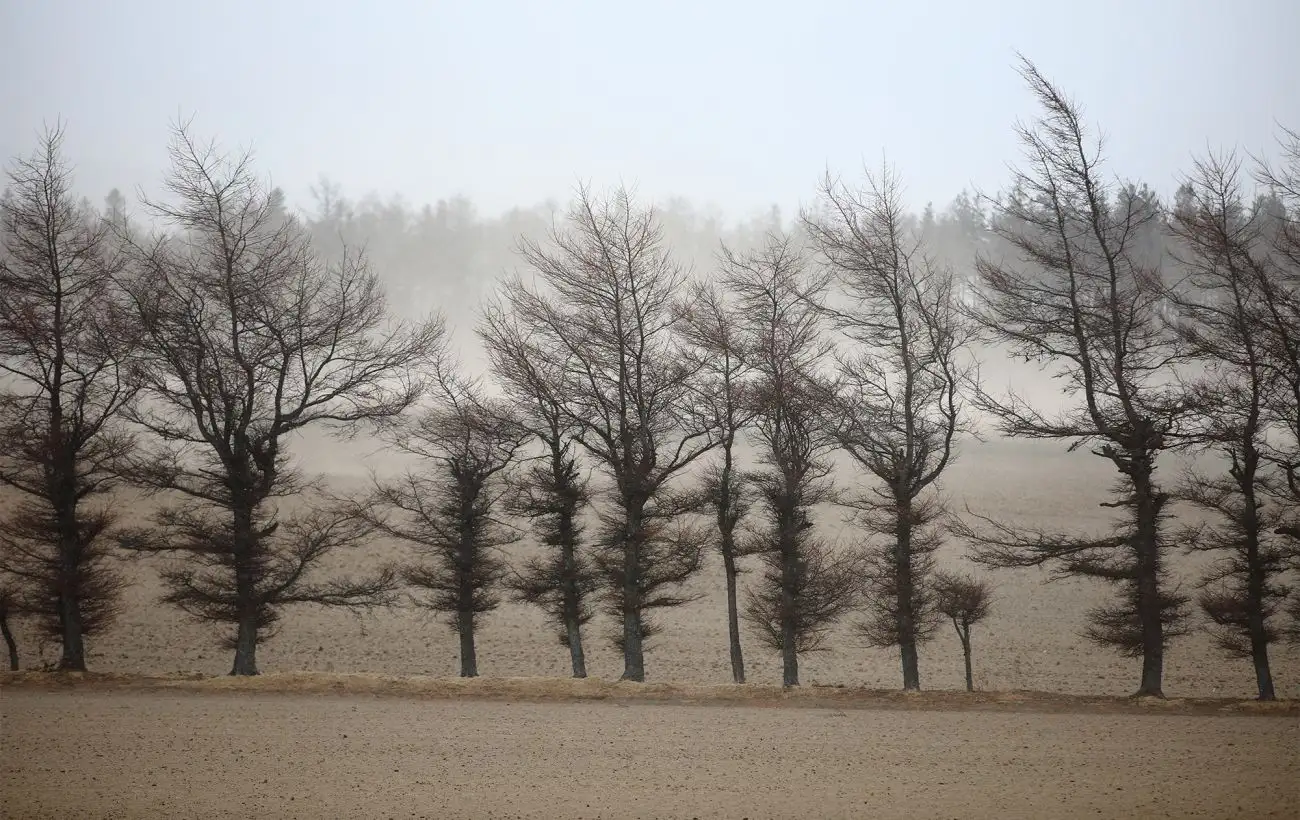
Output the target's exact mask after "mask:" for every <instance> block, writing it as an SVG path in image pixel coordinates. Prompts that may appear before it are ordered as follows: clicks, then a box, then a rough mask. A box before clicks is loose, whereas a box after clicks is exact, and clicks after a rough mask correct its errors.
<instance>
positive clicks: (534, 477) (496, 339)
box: [479, 303, 600, 678]
mask: <svg viewBox="0 0 1300 820" xmlns="http://www.w3.org/2000/svg"><path fill="white" fill-rule="evenodd" d="M479 338H481V339H482V340H483V343H484V346H485V348H486V349H487V353H488V358H489V360H490V361H491V363H492V371H493V373H494V374H495V375H496V377H497V381H498V384H500V385H501V387H503V388H504V390H505V393H506V395H507V397H508V401H509V402H510V406H511V409H512V411H514V412H515V413H516V414H518V415H519V424H521V425H522V426H523V427H524V428H525V429H526V430H528V432H529V433H531V434H532V435H533V437H535V438H536V439H537V440H538V441H539V442H541V449H542V453H541V454H540V455H538V456H536V457H535V459H534V460H533V461H532V463H531V464H529V465H528V466H527V467H526V468H523V469H521V470H520V471H519V472H518V473H517V474H515V475H514V476H512V477H510V478H511V479H512V480H511V488H510V493H509V495H508V496H507V498H506V508H507V510H508V511H509V512H512V513H514V514H516V515H519V516H521V517H523V518H526V519H528V520H529V521H531V522H532V525H533V531H534V534H535V535H536V537H537V540H538V541H539V542H540V543H541V545H542V546H543V547H544V548H545V549H546V552H545V553H544V554H543V555H542V556H540V557H533V558H528V559H526V560H524V561H523V562H522V563H521V565H520V566H519V567H518V569H517V570H516V572H515V574H514V575H513V576H512V577H510V578H508V579H507V583H508V584H509V585H510V587H511V589H512V590H513V592H514V594H515V597H516V598H517V599H518V600H520V601H521V602H523V603H527V604H532V605H534V606H538V607H541V609H542V611H543V612H545V613H546V615H547V617H548V618H550V620H551V622H552V623H553V624H554V625H555V627H556V631H557V634H558V637H559V639H560V644H561V645H562V646H565V647H568V649H569V661H570V664H571V665H572V667H573V677H575V678H585V677H587V659H586V653H585V652H584V651H583V645H582V628H583V627H584V626H586V625H587V622H588V621H590V620H591V618H592V616H594V615H595V609H594V607H593V606H592V602H593V596H594V594H595V593H596V592H597V590H598V589H599V587H600V585H599V577H598V576H597V574H596V572H595V568H594V566H593V565H592V561H591V558H590V556H589V555H588V554H587V551H586V549H585V548H584V542H583V529H584V527H583V524H582V518H581V516H582V514H583V512H584V511H585V510H586V509H587V508H588V506H589V505H590V503H591V493H590V491H589V489H588V480H587V477H586V476H585V475H584V473H583V470H582V467H581V465H580V464H579V462H578V454H577V453H576V452H575V450H576V443H575V439H574V433H575V430H574V427H573V423H572V421H571V419H570V418H569V417H568V416H567V415H566V414H565V413H564V409H563V407H562V405H561V397H562V396H564V395H565V382H564V378H565V375H566V368H565V366H564V362H563V361H562V360H561V361H559V362H556V361H550V360H548V359H547V358H546V356H545V355H544V353H543V351H542V350H540V349H538V348H537V347H536V346H535V345H533V344H532V343H531V342H530V340H529V337H528V333H527V331H526V330H524V329H522V328H520V327H519V326H518V325H517V324H516V323H515V322H514V321H513V317H512V315H511V314H510V313H509V311H508V309H507V306H505V305H502V304H500V303H490V304H489V305H488V306H487V307H486V309H485V311H484V317H483V322H482V325H481V326H480V328H479Z"/></svg>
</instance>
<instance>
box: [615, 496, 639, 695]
mask: <svg viewBox="0 0 1300 820" xmlns="http://www.w3.org/2000/svg"><path fill="white" fill-rule="evenodd" d="M643 506H644V505H643V503H640V502H638V501H635V500H634V501H630V502H628V503H627V527H626V529H625V530H624V533H623V538H624V541H623V675H622V678H621V679H622V680H630V681H635V682H637V683H641V682H643V681H645V650H644V646H643V642H642V635H641V539H642V538H643V537H644V533H643V532H642V531H641V529H642V526H641V510H642V507H643Z"/></svg>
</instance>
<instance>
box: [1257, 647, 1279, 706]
mask: <svg viewBox="0 0 1300 820" xmlns="http://www.w3.org/2000/svg"><path fill="white" fill-rule="evenodd" d="M1250 652H1251V657H1252V659H1253V660H1254V662H1255V685H1256V686H1257V687H1258V688H1259V699H1260V700H1273V699H1275V698H1276V697H1277V695H1276V693H1274V691H1273V672H1272V670H1270V669H1269V665H1268V643H1267V642H1265V641H1264V640H1263V639H1262V634H1260V633H1256V634H1254V635H1251V639H1250Z"/></svg>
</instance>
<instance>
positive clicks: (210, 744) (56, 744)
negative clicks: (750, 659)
mask: <svg viewBox="0 0 1300 820" xmlns="http://www.w3.org/2000/svg"><path fill="white" fill-rule="evenodd" d="M63 680H64V681H65V682H63V683H58V682H53V681H51V679H50V678H48V677H46V676H38V675H23V676H9V677H7V678H6V679H5V681H6V682H7V683H8V685H5V686H4V688H3V689H2V690H0V720H2V722H0V729H2V736H3V737H2V739H3V746H4V755H3V759H0V815H2V816H3V817H6V818H15V820H20V819H21V820H29V819H30V820H40V819H41V818H83V817H84V818H180V817H200V818H217V817H236V816H238V817H276V818H281V817H282V818H319V817H338V818H352V817H357V818H388V817H392V818H398V817H401V818H407V817H427V818H439V820H451V818H461V817H466V818H468V817H474V818H489V817H498V818H505V817H536V818H623V817H628V818H631V817H638V818H660V817H662V818H668V817H684V818H685V817H723V818H742V817H747V818H755V819H756V820H757V818H838V817H871V818H892V817H900V818H901V817H906V818H931V817H934V818H958V817H960V818H971V819H972V820H978V818H1056V817H1063V818H1073V817H1101V818H1106V817H1116V818H1119V817H1143V818H1148V817H1150V818H1164V817H1177V818H1191V817H1204V818H1264V817H1279V818H1293V817H1296V816H1300V718H1297V716H1296V709H1295V704H1290V705H1285V706H1275V707H1271V708H1267V709H1266V710H1264V711H1263V712H1261V710H1260V709H1258V708H1255V707H1245V708H1246V709H1248V710H1249V711H1251V712H1255V713H1256V714H1226V713H1225V714H1221V715H1220V716H1215V717H1207V716H1199V715H1195V714H1184V713H1182V710H1185V709H1189V708H1190V709H1191V710H1192V711H1197V710H1198V709H1199V707H1195V705H1193V706H1191V707H1189V705H1188V704H1187V703H1186V702H1179V701H1173V702H1168V703H1158V704H1153V703H1138V702H1125V701H1123V700H1120V699H1070V698H1063V697H1061V696H1043V695H1032V694H1030V693H1013V694H1008V695H985V696H982V698H973V699H969V698H967V697H966V696H965V695H959V694H931V695H921V696H919V697H916V696H912V697H904V696H902V695H895V694H892V693H876V694H875V695H872V694H870V693H860V692H859V693H856V694H855V693H853V692H848V693H847V694H846V693H841V692H839V691H838V690H837V691H835V692H832V693H828V694H826V695H824V696H823V694H821V693H817V692H814V691H813V690H812V689H811V688H809V689H807V690H805V691H804V692H800V693H797V694H796V695H795V696H793V699H792V700H788V701H786V702H787V703H788V704H789V705H794V704H796V703H802V704H803V705H810V706H813V705H815V706H818V707H821V708H804V709H789V708H770V706H771V705H773V704H775V703H776V702H777V701H775V700H773V699H771V698H770V697H768V696H769V695H771V694H773V693H779V692H780V690H779V689H777V690H768V689H766V688H761V687H759V688H752V689H753V690H752V691H749V692H748V695H747V696H753V697H754V698H755V701H756V702H758V703H764V704H767V705H768V707H769V708H763V707H756V706H752V705H730V706H723V705H716V704H715V705H681V704H678V705H675V706H674V705H664V704H652V703H644V702H637V700H636V698H637V697H654V698H659V699H662V698H665V697H674V698H683V697H685V698H691V697H694V698H696V699H697V700H707V699H708V697H707V696H708V694H709V692H712V691H715V689H714V688H713V687H696V688H689V687H678V688H676V689H674V688H673V687H668V686H662V687H658V688H657V689H656V688H655V687H638V686H637V685H635V684H609V683H600V682H597V681H593V682H589V683H587V684H573V683H571V682H567V681H551V682H545V681H531V682H529V681H519V680H515V681H496V682H492V681H486V680H484V681H481V682H472V683H468V684H467V683H461V682H449V681H441V682H437V681H419V680H408V681H406V682H405V684H404V685H405V686H406V688H407V689H408V690H410V691H405V692H402V691H397V692H394V689H395V688H400V686H401V685H403V684H402V682H401V681H397V680H391V679H390V680H384V679H380V678H376V677H373V676H372V677H356V676H307V675H288V676H267V677H266V678H264V679H263V680H260V681H247V682H241V681H218V680H203V681H197V680H183V679H170V680H167V681H163V680H154V681H145V680H141V679H138V678H135V679H130V678H122V677H118V678H110V679H107V680H104V679H98V680H88V681H75V680H73V681H71V682H67V681H66V679H63ZM581 687H586V688H587V689H588V690H589V691H588V692H587V693H586V694H587V695H590V696H602V695H603V696H606V697H609V698H610V699H609V700H606V701H604V702H591V701H587V702H577V701H572V700H569V701H568V702H538V700H539V699H545V700H556V699H559V698H565V697H572V696H573V695H574V694H575V693H577V694H582V693H581V692H579V691H578V689H579V688H581ZM168 688H171V689H173V690H175V691H165V690H166V689H168ZM421 689H423V696H424V697H422V698H421V699H417V698H418V697H420V691H419V690H421ZM727 689H730V691H732V692H733V695H731V697H732V698H733V700H734V699H735V698H736V697H737V695H736V694H734V693H735V692H736V690H735V689H734V688H729V687H717V688H716V690H717V691H721V690H727ZM267 690H277V691H279V692H281V693H280V694H274V693H271V692H270V691H267ZM294 690H297V691H294ZM745 690H751V687H745ZM321 691H340V692H344V693H348V694H346V695H344V696H332V695H326V694H314V692H321ZM380 692H388V693H390V694H392V693H396V694H402V695H406V696H404V697H377V696H376V695H377V694H378V693H380ZM457 693H459V694H474V695H476V697H471V698H456V697H450V695H455V694H457ZM530 693H531V694H532V695H534V696H535V697H532V698H530V697H529V694H530ZM628 693H641V694H639V695H637V694H632V695H629V694H628ZM412 695H414V696H415V697H413V696H412ZM482 696H486V697H487V698H488V699H483V697H482ZM835 697H839V698H842V699H843V700H842V702H840V703H833V702H830V701H829V700H827V699H826V698H835ZM516 698H520V699H516ZM890 703H893V704H894V705H903V706H905V707H906V708H847V707H853V706H869V707H871V706H881V705H886V706H887V705H889V704H890ZM1107 703H1108V704H1109V706H1106V705H1105V704H1107ZM1071 704H1073V706H1072V707H1071ZM1222 705H1223V706H1226V704H1222ZM1201 706H1204V707H1206V708H1208V707H1209V704H1201ZM840 707H845V708H840ZM1134 711H1137V712H1146V713H1145V714H1122V713H1121V712H1134Z"/></svg>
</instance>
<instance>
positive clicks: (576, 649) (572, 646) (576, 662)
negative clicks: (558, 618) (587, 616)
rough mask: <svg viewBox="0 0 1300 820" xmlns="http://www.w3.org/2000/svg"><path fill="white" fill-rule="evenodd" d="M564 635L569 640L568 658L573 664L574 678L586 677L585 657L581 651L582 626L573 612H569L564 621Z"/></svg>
mask: <svg viewBox="0 0 1300 820" xmlns="http://www.w3.org/2000/svg"><path fill="white" fill-rule="evenodd" d="M564 631H565V636H566V637H567V638H568V642H569V660H570V661H571V662H572V664H573V676H574V677H575V678H585V677H587V657H586V655H584V654H583V651H582V627H581V626H580V625H579V624H578V617H577V615H575V614H569V615H568V616H567V617H566V618H565V621H564Z"/></svg>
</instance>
